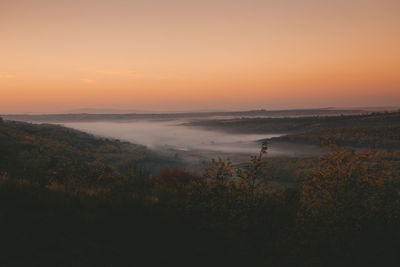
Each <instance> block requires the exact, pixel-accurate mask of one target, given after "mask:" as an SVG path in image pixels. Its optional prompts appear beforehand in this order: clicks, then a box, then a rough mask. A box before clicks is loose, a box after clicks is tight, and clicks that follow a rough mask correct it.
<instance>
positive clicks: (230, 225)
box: [0, 121, 400, 266]
mask: <svg viewBox="0 0 400 267" xmlns="http://www.w3.org/2000/svg"><path fill="white" fill-rule="evenodd" d="M43 127H49V129H50V130H48V129H47V130H46V129H43ZM35 131H36V132H35ZM49 131H50V132H52V134H49V135H47V136H46V133H49ZM66 131H67V132H68V131H72V130H67V129H65V128H62V127H54V126H34V125H29V124H16V123H11V122H1V121H0V149H1V150H0V152H1V153H0V173H1V174H0V236H1V239H0V251H1V255H2V256H1V257H0V266H398V265H399V264H400V255H399V253H398V248H399V247H400V206H399V205H400V177H399V173H398V172H397V170H398V168H399V154H398V152H397V151H387V152H383V151H380V152H376V151H373V150H368V151H365V152H362V153H361V152H360V153H356V152H354V151H353V150H351V149H340V148H338V147H333V148H332V152H331V153H329V154H328V155H325V156H322V157H320V158H316V159H312V169H311V170H310V171H309V172H307V173H308V174H307V175H304V177H302V179H300V178H299V184H298V186H297V187H295V188H284V187H272V186H271V184H272V183H273V181H272V180H273V179H274V178H276V177H275V176H276V175H275V174H277V173H279V170H277V169H274V168H272V169H271V165H270V163H271V164H272V165H273V162H271V161H273V160H274V159H268V158H264V157H263V156H264V154H265V152H266V149H267V147H266V146H263V147H262V149H261V151H260V154H259V155H257V156H254V157H253V158H251V159H250V162H249V164H248V165H247V166H245V167H243V168H240V169H238V168H234V167H233V166H232V165H231V164H230V163H229V161H228V160H227V161H224V160H221V159H218V160H214V161H212V162H211V163H208V164H206V165H205V169H204V174H203V175H202V176H199V175H195V174H191V173H187V172H184V171H181V170H178V169H172V170H171V169H170V170H164V171H161V172H159V173H158V175H157V176H151V175H149V174H148V173H146V172H145V171H142V170H141V169H140V168H131V169H130V168H129V167H127V166H129V164H128V162H133V163H135V162H137V160H139V159H141V158H143V157H146V156H145V155H148V154H147V153H151V152H149V151H146V149H145V148H143V147H140V146H135V145H132V146H133V147H131V148H130V150H129V151H128V152H129V153H128V152H127V151H126V150H124V149H125V148H126V146H125V145H124V146H121V145H117V144H119V143H118V142H116V141H110V140H104V139H96V138H93V137H91V136H89V135H85V134H82V133H80V132H76V131H73V132H68V133H69V134H66ZM82 138H83V139H82ZM57 140H58V141H57ZM83 140H84V141H83ZM79 142H82V144H81V145H80V146H87V147H86V149H81V148H78V147H75V146H76V145H77V143H79ZM126 145H128V144H126ZM74 147H75V148H76V149H74ZM128 147H129V146H128ZM118 149H119V150H118ZM109 151H114V152H113V153H111V152H109ZM108 154H109V155H108ZM106 155H108V157H106ZM123 155H125V156H126V155H130V157H132V158H130V159H126V158H124V156H123ZM148 157H151V155H150V154H149V155H148ZM120 160H122V162H124V160H126V162H125V163H124V164H120V163H118V162H120ZM275 160H276V159H275ZM280 162H281V161H280ZM288 164H294V163H293V162H292V163H288ZM295 164H300V163H299V162H295ZM306 165H307V164H306ZM275 166H277V164H275ZM307 166H308V165H307ZM307 168H308V167H307ZM298 175H299V177H300V176H302V175H301V174H298Z"/></svg>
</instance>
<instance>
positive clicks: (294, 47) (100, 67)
mask: <svg viewBox="0 0 400 267" xmlns="http://www.w3.org/2000/svg"><path fill="white" fill-rule="evenodd" d="M0 34H1V35H0V113H24V112H63V111H66V110H72V109H77V108H115V109H132V110H148V111H149V110H154V111H183V110H207V109H213V110H216V109H223V110H229V109H248V108H266V109H281V108H308V107H327V106H399V105H400V1H399V0H347V1H345V0H335V1H333V0H326V1H323V0H319V1H317V0H304V1H303V0H275V1H273V0H243V1H238V0H236V1H235V0H229V1H222V0H199V1H197V0H185V1H183V0H181V1H180V0H143V1H139V0H137V1H134V0H131V1H128V0H124V1H123V0H108V1H105V0H96V1H95V0H86V1H85V0H65V1H63V0H0Z"/></svg>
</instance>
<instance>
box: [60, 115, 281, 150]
mask: <svg viewBox="0 0 400 267" xmlns="http://www.w3.org/2000/svg"><path fill="white" fill-rule="evenodd" d="M181 123H182V121H135V122H123V123H121V122H73V123H63V125H64V126H66V127H71V128H74V129H77V130H81V131H84V132H88V133H91V134H94V135H97V136H102V137H109V138H114V139H120V140H123V141H129V142H132V143H135V144H141V145H145V146H147V147H148V148H150V149H152V150H155V151H167V150H177V151H216V152H222V153H246V154H253V153H256V152H257V151H259V149H260V145H259V143H258V142H255V141H257V140H260V139H264V138H271V137H276V136H279V135H276V134H275V135H272V134H229V133H222V132H218V131H210V130H203V129H201V128H199V127H188V126H182V125H180V124H181Z"/></svg>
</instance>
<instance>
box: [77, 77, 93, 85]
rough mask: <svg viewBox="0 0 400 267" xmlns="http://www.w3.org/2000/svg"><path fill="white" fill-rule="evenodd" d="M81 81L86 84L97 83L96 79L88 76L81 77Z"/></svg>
mask: <svg viewBox="0 0 400 267" xmlns="http://www.w3.org/2000/svg"><path fill="white" fill-rule="evenodd" d="M80 81H81V82H83V83H86V84H94V83H96V81H95V80H93V79H88V78H81V79H80Z"/></svg>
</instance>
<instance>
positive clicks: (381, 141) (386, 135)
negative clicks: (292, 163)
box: [271, 126, 400, 150]
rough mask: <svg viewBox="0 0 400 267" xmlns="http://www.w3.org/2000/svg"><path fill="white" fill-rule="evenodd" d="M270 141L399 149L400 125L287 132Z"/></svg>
mask: <svg viewBox="0 0 400 267" xmlns="http://www.w3.org/2000/svg"><path fill="white" fill-rule="evenodd" d="M271 141H272V142H274V141H278V142H293V143H301V144H313V145H321V144H323V143H324V142H331V143H335V144H337V145H340V146H350V147H354V148H368V149H389V150H396V149H400V126H368V127H347V128H344V127H341V128H328V129H323V130H316V131H307V132H305V133H300V134H288V135H285V136H281V137H277V138H272V140H271Z"/></svg>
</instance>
